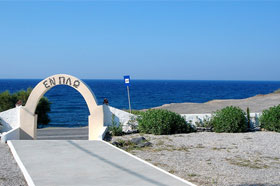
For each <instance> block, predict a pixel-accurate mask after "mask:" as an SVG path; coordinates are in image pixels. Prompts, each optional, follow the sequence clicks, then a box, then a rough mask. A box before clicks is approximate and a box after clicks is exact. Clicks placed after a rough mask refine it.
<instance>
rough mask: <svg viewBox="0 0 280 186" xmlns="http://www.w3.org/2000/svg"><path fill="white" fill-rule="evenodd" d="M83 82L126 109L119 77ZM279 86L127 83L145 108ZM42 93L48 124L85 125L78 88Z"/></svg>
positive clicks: (4, 86)
mask: <svg viewBox="0 0 280 186" xmlns="http://www.w3.org/2000/svg"><path fill="white" fill-rule="evenodd" d="M40 81H41V80H39V79H5V80H4V79H2V80H0V92H3V91H5V90H9V91H10V92H11V93H13V92H16V91H19V90H22V89H27V88H29V87H34V86H36V84H37V83H39V82H40ZM84 82H85V83H86V84H87V85H88V86H89V87H90V88H91V89H92V91H93V92H94V94H95V96H96V98H97V101H98V104H102V103H103V99H104V98H107V99H108V100H109V104H110V105H111V106H113V107H116V108H119V109H128V99H127V89H126V87H125V85H124V83H123V80H89V79H86V80H84ZM279 88H280V82H279V81H187V80H134V81H133V80H132V81H131V86H130V95H131V107H132V109H147V108H152V107H156V106H161V105H163V104H168V103H183V102H195V103H203V102H207V101H210V100H214V99H241V98H248V97H251V96H255V95H257V94H268V93H271V92H273V91H275V90H277V89H279ZM45 96H46V97H47V98H48V99H49V100H50V101H51V103H52V104H51V112H50V114H49V115H50V119H51V122H50V124H49V126H61V127H77V126H87V124H88V121H87V120H88V115H89V111H88V108H87V105H86V103H85V101H84V99H83V97H82V96H81V95H80V93H79V92H77V91H76V90H74V89H73V88H71V87H68V86H64V85H60V86H56V87H54V88H52V89H51V90H49V91H48V92H47V93H46V94H45Z"/></svg>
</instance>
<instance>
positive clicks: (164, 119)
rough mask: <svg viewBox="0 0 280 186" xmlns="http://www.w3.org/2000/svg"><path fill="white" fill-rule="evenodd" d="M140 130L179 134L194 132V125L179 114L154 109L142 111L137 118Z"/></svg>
mask: <svg viewBox="0 0 280 186" xmlns="http://www.w3.org/2000/svg"><path fill="white" fill-rule="evenodd" d="M137 121H138V130H139V131H140V132H141V133H147V134H156V135H161V134H177V133H187V132H192V131H193V129H192V127H191V126H190V125H189V124H187V122H186V121H185V119H184V118H183V117H181V116H180V115H179V114H176V113H174V112H171V111H167V110H161V109H153V110H148V111H146V112H143V113H141V115H140V116H139V117H138V118H137Z"/></svg>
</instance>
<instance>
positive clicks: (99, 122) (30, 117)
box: [20, 74, 104, 140]
mask: <svg viewBox="0 0 280 186" xmlns="http://www.w3.org/2000/svg"><path fill="white" fill-rule="evenodd" d="M58 85H67V86H70V87H72V88H74V89H76V90H77V91H78V92H79V93H80V94H81V95H82V96H83V98H84V99H85V101H86V103H87V106H88V109H89V113H90V115H89V117H88V125H89V140H98V139H99V138H100V136H103V134H101V133H102V132H103V131H104V129H103V126H104V112H103V105H97V101H96V98H95V95H94V93H93V92H92V91H91V89H90V88H89V87H88V86H87V85H86V84H85V83H84V82H83V81H82V80H80V79H78V78H76V77H74V76H71V75H67V74H57V75H53V76H50V77H47V78H46V79H44V80H42V81H41V82H40V83H38V84H37V85H36V87H35V88H34V89H33V90H32V92H31V94H30V96H29V98H28V100H27V102H26V105H25V106H24V107H21V110H20V139H36V136H37V135H36V132H37V115H36V114H35V110H36V107H37V105H38V103H39V101H40V99H41V98H42V97H43V96H44V94H45V93H46V92H47V91H49V90H50V89H51V88H53V87H55V86H58ZM99 140H100V139H99Z"/></svg>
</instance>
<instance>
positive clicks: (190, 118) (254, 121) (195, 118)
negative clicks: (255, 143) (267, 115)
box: [181, 113, 261, 128]
mask: <svg viewBox="0 0 280 186" xmlns="http://www.w3.org/2000/svg"><path fill="white" fill-rule="evenodd" d="M181 116H183V117H184V118H185V120H186V121H187V122H189V123H190V124H192V125H195V126H197V124H200V125H203V123H204V122H205V121H209V120H210V119H211V117H212V114H181ZM260 116H261V113H250V120H251V127H252V128H255V127H259V126H260V122H259V117H260Z"/></svg>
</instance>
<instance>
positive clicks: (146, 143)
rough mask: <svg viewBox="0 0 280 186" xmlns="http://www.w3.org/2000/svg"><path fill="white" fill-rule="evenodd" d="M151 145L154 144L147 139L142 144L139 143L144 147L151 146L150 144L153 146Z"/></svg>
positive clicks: (139, 145)
mask: <svg viewBox="0 0 280 186" xmlns="http://www.w3.org/2000/svg"><path fill="white" fill-rule="evenodd" d="M151 145H152V143H151V142H148V141H147V142H145V143H140V144H138V145H137V147H140V148H142V147H149V146H151Z"/></svg>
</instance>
